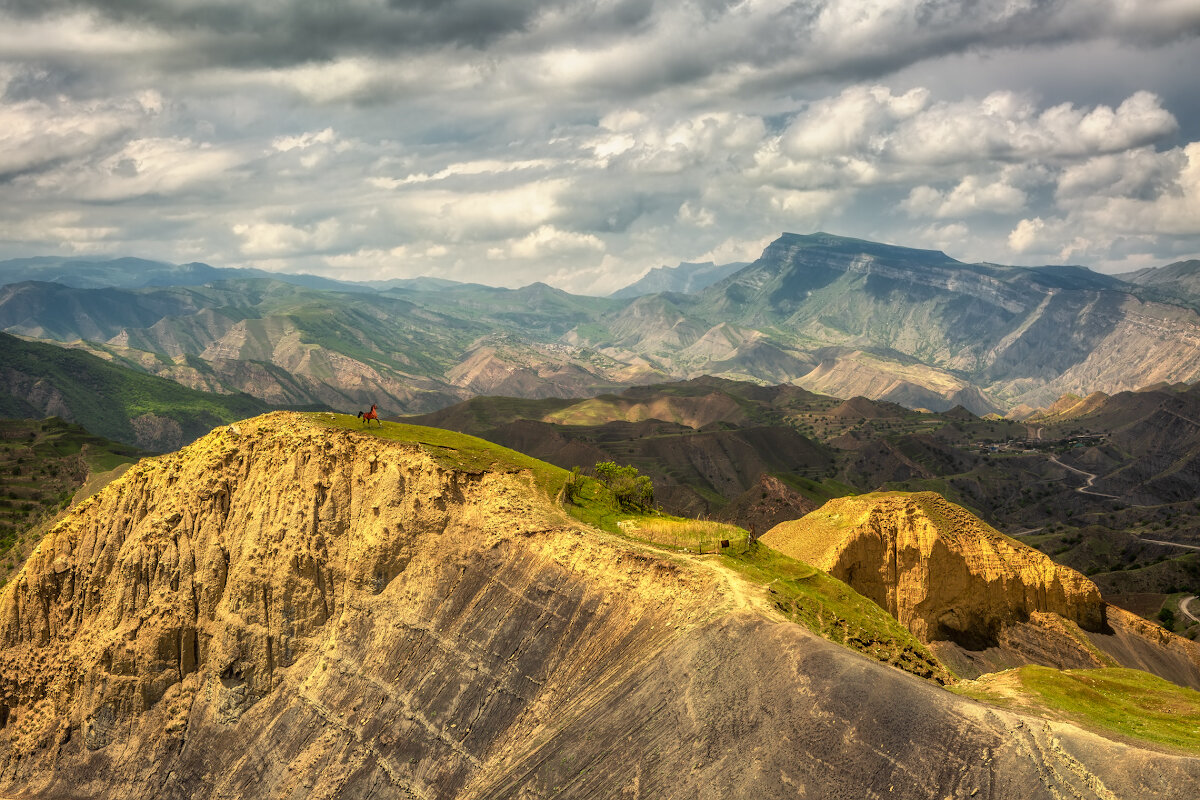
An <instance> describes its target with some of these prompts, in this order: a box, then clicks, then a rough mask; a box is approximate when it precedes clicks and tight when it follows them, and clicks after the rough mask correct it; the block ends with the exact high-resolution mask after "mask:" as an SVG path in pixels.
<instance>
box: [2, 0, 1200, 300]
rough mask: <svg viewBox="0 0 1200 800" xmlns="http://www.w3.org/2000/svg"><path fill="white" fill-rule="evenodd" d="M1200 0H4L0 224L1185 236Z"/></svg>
mask: <svg viewBox="0 0 1200 800" xmlns="http://www.w3.org/2000/svg"><path fill="white" fill-rule="evenodd" d="M1197 74H1200V0H953V1H952V0H824V1H822V0H808V1H807V2H791V3H789V2H778V1H777V0H744V1H743V2H724V1H723V0H614V1H610V0H338V1H337V2H334V1H333V0H261V1H260V0H255V2H249V1H248V0H107V2H87V0H0V258H15V257H25V256H33V255H79V256H127V255H128V256H139V257H142V258H151V259H157V260H163V261H169V262H174V263H184V262H189V261H204V262H206V263H209V264H212V265H214V266H220V267H243V266H252V267H259V268H262V269H267V270H274V271H286V272H307V273H313V274H319V275H325V276H329V277H334V278H340V279H349V280H373V279H385V278H406V277H415V276H419V275H434V276H439V277H443V278H449V279H452V280H459V281H475V282H480V283H486V284H490V285H497V286H521V285H525V284H528V283H531V282H534V281H544V282H546V283H549V284H551V285H553V286H558V287H560V288H563V289H566V290H568V291H572V292H577V293H589V294H607V293H608V292H611V291H613V290H616V289H618V288H620V287H622V286H625V285H627V284H628V283H630V282H632V281H634V280H636V279H637V278H638V277H639V276H640V275H642V274H643V273H645V272H646V271H647V270H649V269H651V268H652V267H657V266H662V265H675V264H678V263H679V262H681V261H716V262H717V263H726V262H730V261H750V260H753V259H754V258H757V257H758V255H759V254H760V253H761V251H762V249H763V247H765V246H766V245H767V244H768V243H769V242H771V241H772V240H774V239H775V238H777V237H778V236H779V235H780V234H781V233H783V232H785V231H787V232H793V233H811V232H815V231H826V232H829V233H835V234H841V235H846V236H854V237H859V238H864V239H871V240H876V241H883V242H889V243H892V244H898V245H904V246H910V247H922V248H932V249H938V250H943V251H945V252H946V253H947V254H949V255H951V256H953V257H955V258H958V259H960V260H963V261H968V262H977V261H988V262H993V263H1001V264H1059V263H1069V264H1083V265H1087V266H1090V267H1092V268H1093V269H1097V270H1100V271H1103V272H1110V273H1118V272H1124V271H1129V270H1133V269H1139V268H1142V267H1147V266H1160V265H1163V264H1167V263H1170V262H1173V261H1177V260H1181V259H1186V258H1197V257H1200V88H1198V86H1197V83H1196V75H1197Z"/></svg>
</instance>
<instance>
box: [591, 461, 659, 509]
mask: <svg viewBox="0 0 1200 800" xmlns="http://www.w3.org/2000/svg"><path fill="white" fill-rule="evenodd" d="M595 471H596V478H597V479H598V480H599V481H600V482H601V483H602V484H604V486H605V487H606V488H607V489H608V490H609V491H610V492H612V494H613V498H614V499H615V500H616V503H617V506H618V507H619V508H620V509H621V510H623V511H649V510H650V508H651V506H653V505H654V484H652V483H651V482H650V477H649V476H648V475H642V474H640V473H638V470H637V467H634V466H624V467H622V466H618V465H617V463H616V462H615V461H601V462H599V463H597V464H596V466H595Z"/></svg>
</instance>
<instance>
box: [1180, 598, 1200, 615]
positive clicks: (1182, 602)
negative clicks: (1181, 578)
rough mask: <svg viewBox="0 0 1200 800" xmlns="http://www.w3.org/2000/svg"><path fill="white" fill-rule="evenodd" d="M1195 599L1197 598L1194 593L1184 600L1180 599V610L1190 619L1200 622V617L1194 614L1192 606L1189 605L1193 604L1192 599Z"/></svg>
mask: <svg viewBox="0 0 1200 800" xmlns="http://www.w3.org/2000/svg"><path fill="white" fill-rule="evenodd" d="M1195 599H1196V595H1194V594H1193V595H1190V596H1188V597H1185V598H1183V599H1182V600H1180V601H1179V610H1180V611H1182V612H1183V615H1184V616H1185V617H1187V618H1188V619H1190V620H1191V621H1192V622H1200V617H1197V616H1196V615H1195V614H1193V613H1192V610H1191V608H1189V606H1191V604H1192V601H1193V600H1195Z"/></svg>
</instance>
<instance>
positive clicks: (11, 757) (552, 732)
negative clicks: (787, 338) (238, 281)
mask: <svg viewBox="0 0 1200 800" xmlns="http://www.w3.org/2000/svg"><path fill="white" fill-rule="evenodd" d="M378 436H379V434H378V433H374V434H371V433H347V432H344V431H337V430H332V429H328V428H325V427H322V426H321V425H319V424H317V423H314V422H313V421H312V418H309V417H302V416H299V415H292V414H283V413H276V414H271V415H267V416H264V417H260V418H257V419H254V420H250V421H247V422H243V423H240V424H239V425H238V426H237V428H236V429H233V428H222V429H220V430H217V431H215V432H214V433H212V434H211V435H209V436H207V437H205V438H204V439H201V440H200V441H199V442H197V443H195V444H194V445H192V446H191V447H189V448H187V449H185V450H183V451H181V452H179V453H177V454H172V455H168V456H163V457H160V458H157V459H152V460H147V461H143V462H141V463H140V464H138V465H137V466H135V467H133V468H131V469H130V470H129V471H128V472H127V473H126V474H125V475H124V476H122V477H121V478H120V479H118V480H116V481H114V482H113V483H112V484H110V485H109V486H108V487H106V488H105V489H104V490H103V491H102V492H100V493H99V494H98V495H97V496H96V497H95V498H93V499H92V500H90V501H87V502H84V503H81V504H80V505H79V506H78V507H77V508H75V509H74V510H73V511H72V512H71V514H70V515H69V516H68V517H67V518H66V519H64V521H63V522H62V523H60V524H59V525H58V526H57V527H56V528H55V529H54V530H53V531H52V532H51V533H50V534H49V535H48V536H47V537H46V538H45V540H44V541H43V542H42V543H41V544H40V545H39V548H38V550H37V552H36V553H35V554H34V555H33V556H32V557H31V558H30V559H29V561H28V563H27V565H26V567H25V568H24V570H23V572H22V573H21V575H20V577H18V578H17V579H15V580H13V581H10V582H9V584H8V585H7V586H5V587H4V589H3V592H2V593H0V697H2V703H3V705H2V707H0V796H3V795H14V794H15V795H20V796H21V797H30V798H84V797H118V796H119V797H126V798H151V797H153V798H189V799H190V798H217V797H221V798H239V797H246V798H250V797H253V798H285V797H286V798H335V797H336V798H367V797H419V798H428V799H429V800H432V799H433V798H485V797H486V798H502V797H505V798H507V797H511V798H543V797H572V798H575V797H577V798H610V797H630V798H676V797H678V798H684V797H688V798H692V797H759V798H776V797H779V798H782V797H796V796H806V797H827V798H840V797H846V798H848V797H855V798H857V797H876V796H888V797H900V798H929V797H938V798H941V797H954V798H959V797H962V798H965V797H979V798H992V799H1000V798H1057V797H1065V796H1070V797H1082V798H1111V797H1113V796H1120V797H1145V798H1167V797H1177V796H1180V792H1181V791H1182V790H1184V789H1186V787H1189V786H1195V785H1196V784H1197V782H1198V781H1200V759H1195V758H1189V757H1186V756H1181V755H1177V754H1169V753H1163V752H1157V751H1151V750H1146V749H1141V748H1139V747H1137V746H1132V745H1129V744H1125V743H1119V742H1114V741H1109V740H1107V739H1103V738H1100V737H1098V736H1094V735H1092V734H1089V733H1085V732H1083V731H1080V730H1079V729H1077V728H1074V727H1072V726H1070V725H1067V724H1064V723H1047V722H1043V721H1040V720H1038V721H1034V720H1032V719H1030V718H1028V717H1023V716H1021V715H1019V714H1015V713H1012V712H1008V711H1004V710H1000V709H990V708H988V707H985V706H982V705H979V704H977V703H975V702H974V701H971V700H967V699H965V698H962V697H958V696H955V695H952V694H950V693H948V692H946V691H944V690H942V689H940V688H938V687H936V686H934V685H932V684H930V683H927V682H924V681H921V680H919V679H917V678H915V677H913V676H911V675H907V674H905V673H901V672H899V671H896V670H894V669H891V668H889V667H887V666H884V665H881V664H878V663H876V662H873V661H871V660H869V659H866V658H863V657H861V656H859V655H857V654H855V653H853V652H851V651H849V650H847V649H844V648H842V647H839V646H837V645H834V644H832V643H830V642H827V641H825V640H822V639H819V638H817V637H815V636H813V635H812V634H810V633H808V632H806V631H805V630H804V629H802V628H800V627H799V626H797V625H795V624H792V623H790V622H787V621H785V620H783V619H781V618H780V617H779V616H777V615H775V614H773V613H772V612H771V610H770V605H769V604H768V603H766V602H764V601H763V600H762V599H761V596H760V594H759V593H758V592H757V591H756V590H755V589H754V587H751V586H749V585H747V584H744V583H742V582H740V580H739V579H737V578H735V577H734V576H732V575H731V574H729V573H726V572H724V571H723V568H722V567H721V565H720V564H721V562H720V560H719V559H713V558H709V559H697V558H691V557H686V556H677V555H668V554H665V553H663V552H659V551H651V550H648V549H645V548H640V547H638V546H635V545H632V544H630V543H629V542H626V541H622V540H618V539H615V538H611V537H608V536H606V535H604V534H602V533H600V532H598V531H595V530H592V529H585V528H583V527H582V526H579V525H577V524H575V523H573V522H572V521H571V520H569V519H568V518H567V517H566V516H565V515H563V514H562V513H561V512H560V511H559V510H558V509H557V508H556V507H554V506H553V504H552V503H551V502H550V501H549V500H548V499H547V498H546V497H544V496H542V495H541V493H540V492H538V491H536V490H535V488H534V486H533V484H532V482H531V479H530V476H529V475H528V474H522V473H516V472H512V471H506V470H504V469H486V470H483V471H481V470H480V469H478V468H472V469H466V468H461V467H459V468H455V467H448V466H445V464H446V463H447V462H446V460H445V459H443V458H440V457H438V454H437V453H436V452H435V451H436V448H432V447H428V446H422V445H418V444H415V443H403V442H389V441H385V440H383V439H380V438H377V437H378ZM1151 767H1152V768H1151Z"/></svg>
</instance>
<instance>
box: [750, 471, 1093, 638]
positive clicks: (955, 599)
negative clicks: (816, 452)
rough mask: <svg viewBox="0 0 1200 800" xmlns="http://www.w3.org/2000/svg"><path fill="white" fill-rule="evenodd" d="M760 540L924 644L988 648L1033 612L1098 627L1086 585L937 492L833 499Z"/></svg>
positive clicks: (1089, 585) (1072, 572) (1087, 627)
mask: <svg viewBox="0 0 1200 800" xmlns="http://www.w3.org/2000/svg"><path fill="white" fill-rule="evenodd" d="M762 541H763V542H764V543H765V544H767V545H769V546H771V547H773V548H775V549H776V550H779V551H780V552H783V553H785V554H787V555H789V556H792V557H793V558H798V559H800V560H801V561H806V562H808V563H809V564H812V565H813V566H815V567H819V568H820V569H823V570H825V571H826V572H828V573H829V574H830V575H833V576H834V577H835V578H839V579H841V580H844V581H845V582H846V583H848V584H850V585H851V586H852V587H854V588H855V589H856V590H857V591H858V592H859V593H860V594H863V595H865V596H866V597H869V598H870V599H872V600H874V601H875V602H876V603H878V604H879V605H880V606H882V607H883V608H885V609H887V610H888V612H889V613H891V614H892V616H894V617H896V619H898V620H899V621H900V622H901V623H903V624H904V625H905V626H906V627H908V629H909V630H911V631H912V632H913V633H914V634H916V635H917V637H919V638H920V639H921V640H922V641H925V642H931V641H937V640H946V639H949V640H952V641H955V642H958V643H960V644H966V645H968V646H986V645H987V644H991V643H994V642H995V641H996V637H997V635H998V633H999V630H1000V628H1001V627H1002V626H1003V625H1006V624H1011V623H1017V622H1025V621H1027V620H1028V619H1029V617H1030V615H1031V614H1033V613H1035V612H1052V613H1055V614H1058V615H1059V616H1061V617H1063V618H1065V619H1068V620H1070V621H1072V622H1074V623H1076V624H1077V625H1079V627H1081V628H1083V629H1084V630H1091V631H1096V630H1100V629H1101V628H1102V626H1103V625H1104V612H1103V605H1102V604H1101V601H1100V592H1099V590H1098V589H1097V588H1096V586H1095V585H1094V584H1093V583H1092V582H1091V581H1089V580H1088V579H1087V578H1085V577H1084V576H1083V575H1080V574H1079V573H1078V572H1076V571H1075V570H1072V569H1070V568H1068V567H1063V566H1061V565H1059V564H1056V563H1055V562H1054V561H1052V560H1051V559H1050V558H1049V557H1047V556H1045V555H1043V554H1042V553H1040V552H1038V551H1037V550H1034V549H1032V548H1030V547H1027V546H1025V545H1023V544H1020V543H1019V542H1016V541H1014V540H1012V539H1010V538H1008V537H1007V536H1004V535H1003V534H1001V533H999V532H998V531H996V530H994V529H992V528H991V527H989V526H988V525H986V524H984V523H983V522H982V521H980V520H979V519H978V518H976V517H975V516H974V515H973V514H971V513H970V512H968V511H966V510H965V509H963V508H961V507H959V506H956V505H954V504H953V503H950V502H948V501H947V500H945V499H944V498H942V497H941V495H938V494H936V493H934V492H920V493H916V494H908V493H904V492H885V493H874V494H866V495H860V496H857V497H843V498H838V499H835V500H831V501H829V502H828V503H826V504H825V505H824V506H822V507H821V508H819V509H818V510H816V511H814V512H812V513H811V514H808V515H806V516H805V517H803V518H802V519H800V520H795V521H792V522H785V523H782V524H780V525H778V526H776V527H775V528H773V529H772V530H771V531H769V532H768V533H767V534H766V535H765V536H763V539H762Z"/></svg>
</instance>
